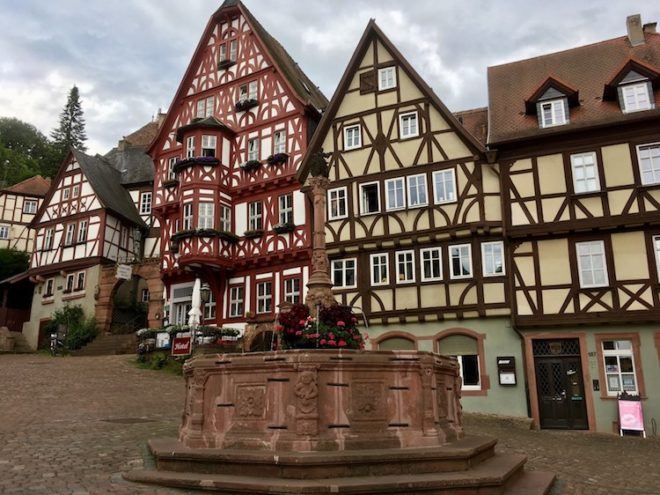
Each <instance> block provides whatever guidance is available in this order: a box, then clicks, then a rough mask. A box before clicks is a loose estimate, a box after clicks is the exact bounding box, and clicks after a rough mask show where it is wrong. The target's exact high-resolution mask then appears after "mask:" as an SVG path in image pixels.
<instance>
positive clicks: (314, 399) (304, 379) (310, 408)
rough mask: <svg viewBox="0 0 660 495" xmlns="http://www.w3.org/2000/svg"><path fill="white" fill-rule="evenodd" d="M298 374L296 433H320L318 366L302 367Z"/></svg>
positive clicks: (295, 391)
mask: <svg viewBox="0 0 660 495" xmlns="http://www.w3.org/2000/svg"><path fill="white" fill-rule="evenodd" d="M302 370H303V371H301V372H300V373H299V374H298V380H297V381H296V387H295V390H294V394H295V396H296V399H297V401H296V433H297V434H298V435H318V432H319V424H318V419H319V404H318V398H319V387H318V373H317V368H315V367H313V368H302Z"/></svg>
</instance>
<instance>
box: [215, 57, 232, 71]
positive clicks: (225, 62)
mask: <svg viewBox="0 0 660 495" xmlns="http://www.w3.org/2000/svg"><path fill="white" fill-rule="evenodd" d="M234 64H236V62H235V61H233V60H229V59H226V60H220V62H218V70H225V69H228V68H229V67H231V66H232V65H234Z"/></svg>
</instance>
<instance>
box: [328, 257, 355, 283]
mask: <svg viewBox="0 0 660 495" xmlns="http://www.w3.org/2000/svg"><path fill="white" fill-rule="evenodd" d="M330 266H331V270H332V283H333V284H334V286H335V287H336V288H339V289H352V288H355V287H356V285H355V279H356V277H355V258H352V259H347V260H332V263H331V264H330Z"/></svg>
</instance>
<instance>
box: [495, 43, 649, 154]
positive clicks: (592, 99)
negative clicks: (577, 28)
mask: <svg viewBox="0 0 660 495" xmlns="http://www.w3.org/2000/svg"><path fill="white" fill-rule="evenodd" d="M645 39H646V42H645V43H644V44H641V45H638V46H634V47H633V46H631V45H630V42H629V41H628V37H627V36H622V37H619V38H614V39H611V40H607V41H602V42H600V43H595V44H592V45H587V46H582V47H578V48H573V49H570V50H565V51H562V52H557V53H552V54H549V55H543V56H540V57H535V58H530V59H527V60H521V61H519V62H513V63H509V64H504V65H498V66H494V67H489V68H488V101H489V138H488V143H489V144H490V145H493V144H497V143H503V142H507V141H512V140H517V139H524V138H534V137H537V136H538V137H540V136H545V135H550V134H557V133H563V132H570V131H572V130H577V129H582V128H585V127H591V126H601V125H609V124H614V123H617V122H627V121H631V120H638V119H640V118H648V117H657V116H660V108H658V107H660V91H656V92H655V93H656V108H655V109H654V110H648V111H644V112H634V113H628V114H624V113H622V112H621V109H620V108H619V104H618V102H617V101H616V100H614V101H603V95H604V91H605V85H606V84H608V83H610V81H611V80H612V78H613V77H614V76H616V74H617V73H618V72H619V71H620V70H621V68H622V67H623V66H624V65H625V64H626V63H628V62H629V61H631V60H636V61H638V62H639V63H640V64H643V65H645V66H648V67H652V68H654V69H655V70H656V71H660V34H656V33H650V32H647V33H645ZM550 77H552V78H554V79H556V80H558V81H562V82H563V83H564V84H566V85H569V86H570V87H572V88H575V89H576V90H577V91H578V92H579V105H578V106H574V107H571V109H570V123H568V124H566V125H562V126H556V127H550V128H546V129H540V128H539V125H538V120H537V116H536V115H530V114H527V113H525V98H528V97H529V96H530V95H532V94H533V93H534V92H535V91H536V90H537V89H538V88H539V87H540V86H541V85H542V84H543V83H544V82H545V81H546V80H547V79H548V78H550Z"/></svg>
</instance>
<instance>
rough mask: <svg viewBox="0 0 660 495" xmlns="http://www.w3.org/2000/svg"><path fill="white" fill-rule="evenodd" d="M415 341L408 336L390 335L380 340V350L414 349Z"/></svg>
mask: <svg viewBox="0 0 660 495" xmlns="http://www.w3.org/2000/svg"><path fill="white" fill-rule="evenodd" d="M416 349H417V347H416V345H415V341H414V340H412V339H408V338H406V337H388V338H386V339H383V340H380V341H378V350H379V351H414V350H416Z"/></svg>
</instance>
